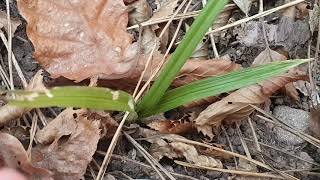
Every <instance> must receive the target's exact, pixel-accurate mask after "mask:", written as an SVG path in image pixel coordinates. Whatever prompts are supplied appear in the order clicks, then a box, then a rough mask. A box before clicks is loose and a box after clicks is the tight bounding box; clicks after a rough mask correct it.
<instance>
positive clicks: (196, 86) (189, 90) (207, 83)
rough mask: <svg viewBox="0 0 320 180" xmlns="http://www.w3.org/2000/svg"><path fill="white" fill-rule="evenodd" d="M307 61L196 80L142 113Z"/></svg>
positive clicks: (233, 87)
mask: <svg viewBox="0 0 320 180" xmlns="http://www.w3.org/2000/svg"><path fill="white" fill-rule="evenodd" d="M307 61H308V60H290V61H280V62H274V63H270V64H266V65H261V66H257V67H253V68H246V69H243V70H239V71H235V72H231V73H228V74H223V75H219V76H215V77H210V78H207V79H204V80H200V81H195V82H193V83H190V84H188V85H185V86H182V87H179V88H176V89H173V90H169V91H167V92H166V93H165V95H164V96H163V98H162V99H161V100H160V102H159V104H158V105H157V106H156V107H154V108H146V109H144V110H143V111H142V112H141V114H140V115H141V117H146V116H149V115H153V114H157V113H161V112H165V111H168V110H170V109H173V108H176V107H178V106H181V105H183V104H186V103H190V102H192V101H195V100H199V99H202V98H206V97H209V96H215V95H218V94H221V93H225V92H228V91H232V90H236V89H239V88H242V87H245V86H248V85H252V84H255V83H258V82H261V81H263V80H267V79H270V78H271V77H274V76H278V75H281V74H283V73H285V72H287V71H288V70H289V69H291V68H293V67H295V66H298V65H299V64H302V63H305V62H307Z"/></svg>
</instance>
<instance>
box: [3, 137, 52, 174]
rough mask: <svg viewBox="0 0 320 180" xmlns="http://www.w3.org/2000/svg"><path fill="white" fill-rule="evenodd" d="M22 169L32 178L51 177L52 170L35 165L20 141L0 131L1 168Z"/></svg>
mask: <svg viewBox="0 0 320 180" xmlns="http://www.w3.org/2000/svg"><path fill="white" fill-rule="evenodd" d="M2 167H9V168H15V169H18V170H20V171H22V172H23V173H24V174H25V175H26V176H28V177H29V178H30V179H51V178H50V176H51V173H50V171H48V170H46V169H43V168H37V167H34V166H33V165H32V164H31V162H30V160H29V158H28V156H27V152H26V151H25V149H24V148H23V146H22V144H21V143H20V141H19V140H18V139H17V138H15V137H14V136H12V135H10V134H7V133H0V168H2Z"/></svg>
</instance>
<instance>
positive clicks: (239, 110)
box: [195, 74, 305, 138]
mask: <svg viewBox="0 0 320 180" xmlns="http://www.w3.org/2000/svg"><path fill="white" fill-rule="evenodd" d="M304 78H305V75H302V76H301V75H292V74H287V75H285V76H282V77H276V78H273V79H271V80H268V81H263V82H262V83H260V84H259V85H252V86H249V87H246V88H242V89H239V90H237V91H235V92H233V93H231V94H230V95H228V96H227V97H225V98H223V99H222V100H220V101H218V102H215V103H213V104H212V105H210V106H208V107H207V109H206V110H204V111H202V112H201V113H200V115H199V116H198V117H197V119H196V120H195V121H196V127H197V129H198V131H201V132H202V133H203V134H204V135H206V136H208V137H210V138H213V137H214V133H213V131H212V130H216V129H217V128H218V127H220V125H221V123H222V122H231V121H239V120H243V119H245V118H247V117H248V116H249V115H250V114H251V113H252V112H253V111H254V109H253V108H252V107H251V106H249V105H250V104H253V105H260V104H262V103H264V102H265V101H266V100H268V99H269V97H270V96H271V95H272V94H273V93H274V92H276V91H277V90H279V89H280V88H282V87H283V86H284V85H286V84H287V83H289V82H294V81H297V80H300V79H304Z"/></svg>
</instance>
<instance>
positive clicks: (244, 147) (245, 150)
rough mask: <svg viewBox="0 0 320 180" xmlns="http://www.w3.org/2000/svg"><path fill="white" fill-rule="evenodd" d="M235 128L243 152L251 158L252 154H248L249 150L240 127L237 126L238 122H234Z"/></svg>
mask: <svg viewBox="0 0 320 180" xmlns="http://www.w3.org/2000/svg"><path fill="white" fill-rule="evenodd" d="M236 128H237V134H238V136H239V138H240V141H241V145H242V146H243V149H244V152H245V153H246V156H247V157H248V158H250V159H252V156H251V154H250V151H249V148H248V146H247V143H246V142H245V141H244V140H243V137H242V133H241V130H240V127H239V124H238V123H236Z"/></svg>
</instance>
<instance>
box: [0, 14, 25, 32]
mask: <svg viewBox="0 0 320 180" xmlns="http://www.w3.org/2000/svg"><path fill="white" fill-rule="evenodd" d="M7 20H8V19H7V14H6V12H4V11H0V28H4V29H5V31H6V32H7V33H8V32H9V31H8V21H7ZM10 22H11V32H12V35H13V34H14V32H15V31H16V30H17V28H18V26H20V24H21V21H20V19H19V18H11V20H10Z"/></svg>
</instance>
